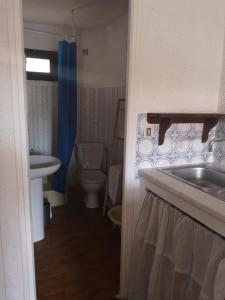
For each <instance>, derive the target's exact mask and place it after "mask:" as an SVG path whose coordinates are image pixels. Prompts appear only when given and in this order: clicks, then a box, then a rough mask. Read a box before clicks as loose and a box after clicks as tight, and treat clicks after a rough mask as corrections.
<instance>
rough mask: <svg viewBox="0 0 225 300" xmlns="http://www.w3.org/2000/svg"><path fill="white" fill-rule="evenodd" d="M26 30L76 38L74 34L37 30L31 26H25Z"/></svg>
mask: <svg viewBox="0 0 225 300" xmlns="http://www.w3.org/2000/svg"><path fill="white" fill-rule="evenodd" d="M24 31H31V32H35V33H43V34H48V35H55V36H59V37H64V38H70V39H75V36H73V35H72V34H63V33H57V32H50V31H43V30H36V29H30V28H24Z"/></svg>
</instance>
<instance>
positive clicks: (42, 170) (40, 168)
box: [30, 155, 61, 179]
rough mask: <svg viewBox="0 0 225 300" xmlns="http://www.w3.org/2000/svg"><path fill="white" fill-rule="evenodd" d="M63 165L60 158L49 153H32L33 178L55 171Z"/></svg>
mask: <svg viewBox="0 0 225 300" xmlns="http://www.w3.org/2000/svg"><path fill="white" fill-rule="evenodd" d="M60 165H61V162H60V160H59V159H58V158H56V157H53V156H47V155H30V169H31V179H35V178H40V177H43V176H48V175H51V174H53V173H55V172H56V171H57V170H58V169H59V167H60Z"/></svg>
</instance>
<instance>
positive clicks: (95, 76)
mask: <svg viewBox="0 0 225 300" xmlns="http://www.w3.org/2000/svg"><path fill="white" fill-rule="evenodd" d="M127 28H128V20H127V15H124V16H122V17H120V18H118V19H116V20H115V21H114V22H113V23H111V24H110V25H109V26H107V27H106V28H103V29H97V30H82V31H81V40H80V45H79V46H80V57H79V60H80V63H79V73H80V75H79V78H80V85H82V86H86V87H110V86H125V83H126V62H127ZM85 48H87V49H88V50H89V54H88V55H87V56H86V55H84V56H83V55H82V49H85Z"/></svg>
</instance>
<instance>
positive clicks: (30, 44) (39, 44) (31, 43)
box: [24, 22, 71, 51]
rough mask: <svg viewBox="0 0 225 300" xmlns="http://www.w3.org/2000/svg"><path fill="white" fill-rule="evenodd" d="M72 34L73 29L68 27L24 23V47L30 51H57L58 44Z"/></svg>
mask: <svg viewBox="0 0 225 300" xmlns="http://www.w3.org/2000/svg"><path fill="white" fill-rule="evenodd" d="M44 32H49V33H53V34H48V33H44ZM70 33H71V29H70V28H68V27H63V26H53V25H48V24H37V23H32V22H24V46H25V48H30V49H38V50H47V51H57V49H58V42H59V41H60V40H63V39H66V38H67V37H68V36H69V35H70Z"/></svg>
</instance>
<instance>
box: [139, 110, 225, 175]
mask: <svg viewBox="0 0 225 300" xmlns="http://www.w3.org/2000/svg"><path fill="white" fill-rule="evenodd" d="M147 126H149V124H148V123H147V114H146V113H141V114H139V115H138V121H137V141H136V170H135V172H136V175H137V171H138V169H140V168H151V167H166V166H175V165H182V164H195V163H204V162H209V161H212V159H213V155H212V153H209V152H208V151H207V145H208V143H207V142H206V143H202V142H201V138H202V128H203V125H202V124H173V125H172V126H171V127H170V128H169V129H168V131H167V132H166V136H165V141H164V143H163V145H161V146H158V133H159V125H152V135H151V137H146V136H145V134H144V133H145V130H146V127H147ZM215 131H216V129H215V128H213V129H212V130H211V131H210V133H209V138H212V137H213V136H214V135H215ZM224 131H225V129H224ZM224 149H225V148H224ZM224 159H225V151H224Z"/></svg>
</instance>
